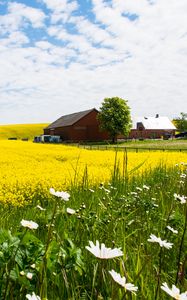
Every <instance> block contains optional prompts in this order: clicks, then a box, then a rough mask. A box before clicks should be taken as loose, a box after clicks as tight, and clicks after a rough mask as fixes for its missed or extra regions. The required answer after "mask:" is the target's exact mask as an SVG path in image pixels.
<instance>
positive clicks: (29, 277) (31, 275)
mask: <svg viewBox="0 0 187 300" xmlns="http://www.w3.org/2000/svg"><path fill="white" fill-rule="evenodd" d="M26 277H27V278H28V279H29V280H31V279H32V277H33V274H32V273H30V272H28V273H27V275H26Z"/></svg>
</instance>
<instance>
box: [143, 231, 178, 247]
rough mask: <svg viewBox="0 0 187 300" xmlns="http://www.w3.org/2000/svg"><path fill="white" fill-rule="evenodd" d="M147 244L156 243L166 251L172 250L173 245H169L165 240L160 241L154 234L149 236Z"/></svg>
mask: <svg viewBox="0 0 187 300" xmlns="http://www.w3.org/2000/svg"><path fill="white" fill-rule="evenodd" d="M148 242H151V243H158V244H159V245H160V247H165V248H167V249H170V248H172V245H173V244H172V243H169V242H167V241H165V240H161V238H158V237H156V235H154V234H151V235H150V239H148Z"/></svg>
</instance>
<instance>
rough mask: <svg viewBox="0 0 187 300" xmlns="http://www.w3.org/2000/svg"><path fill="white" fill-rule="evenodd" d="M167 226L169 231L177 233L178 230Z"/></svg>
mask: <svg viewBox="0 0 187 300" xmlns="http://www.w3.org/2000/svg"><path fill="white" fill-rule="evenodd" d="M166 227H167V229H169V230H170V231H171V232H173V233H175V234H177V233H178V230H175V229H173V228H172V227H171V226H169V225H168V226H166Z"/></svg>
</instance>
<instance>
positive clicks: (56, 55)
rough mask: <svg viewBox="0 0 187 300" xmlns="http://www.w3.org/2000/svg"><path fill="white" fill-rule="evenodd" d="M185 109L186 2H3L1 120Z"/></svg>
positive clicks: (0, 26)
mask: <svg viewBox="0 0 187 300" xmlns="http://www.w3.org/2000/svg"><path fill="white" fill-rule="evenodd" d="M114 96H118V97H120V98H122V99H125V100H128V105H129V106H130V108H131V114H132V117H133V116H134V117H136V116H155V115H156V114H159V115H161V116H168V117H169V118H170V119H172V118H175V117H178V116H179V115H180V112H187V0H35V1H34V0H8V1H7V0H6V1H5V0H0V124H16V123H43V122H47V123H48V122H52V121H55V120H56V119H57V118H59V117H60V116H62V115H66V114H70V113H74V112H78V111H82V110H87V109H91V108H94V107H95V108H97V109H99V108H100V107H101V105H102V102H103V100H104V98H108V97H114Z"/></svg>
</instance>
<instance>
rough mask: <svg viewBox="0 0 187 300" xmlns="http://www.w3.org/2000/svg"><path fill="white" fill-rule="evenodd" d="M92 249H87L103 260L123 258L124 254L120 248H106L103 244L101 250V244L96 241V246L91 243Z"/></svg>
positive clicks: (87, 247)
mask: <svg viewBox="0 0 187 300" xmlns="http://www.w3.org/2000/svg"><path fill="white" fill-rule="evenodd" d="M89 244H90V247H89V246H86V249H87V250H88V251H90V252H91V253H92V254H93V255H95V256H96V257H98V258H101V259H110V258H114V257H118V256H123V252H122V251H121V250H120V249H118V248H114V249H111V248H106V247H105V245H104V244H101V249H100V247H99V242H98V241H96V245H94V243H93V242H91V241H89Z"/></svg>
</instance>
